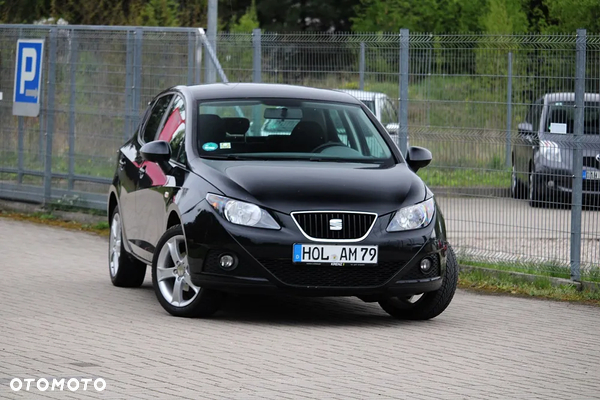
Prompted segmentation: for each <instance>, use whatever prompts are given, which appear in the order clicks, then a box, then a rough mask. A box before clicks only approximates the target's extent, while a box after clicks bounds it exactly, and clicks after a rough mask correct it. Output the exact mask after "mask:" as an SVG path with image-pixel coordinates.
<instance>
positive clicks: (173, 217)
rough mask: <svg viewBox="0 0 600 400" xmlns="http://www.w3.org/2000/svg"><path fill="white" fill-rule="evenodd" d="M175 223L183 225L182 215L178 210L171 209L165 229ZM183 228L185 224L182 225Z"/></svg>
mask: <svg viewBox="0 0 600 400" xmlns="http://www.w3.org/2000/svg"><path fill="white" fill-rule="evenodd" d="M175 225H182V223H181V217H180V216H179V213H178V212H177V210H175V209H172V210H171V211H169V214H168V217H167V225H166V226H165V231H166V230H168V229H170V228H172V227H174V226H175ZM182 228H183V226H182Z"/></svg>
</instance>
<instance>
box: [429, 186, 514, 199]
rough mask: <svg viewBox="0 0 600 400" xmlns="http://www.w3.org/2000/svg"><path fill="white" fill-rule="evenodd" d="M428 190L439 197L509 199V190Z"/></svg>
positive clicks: (434, 188)
mask: <svg viewBox="0 0 600 400" xmlns="http://www.w3.org/2000/svg"><path fill="white" fill-rule="evenodd" d="M429 189H431V191H432V192H433V193H434V194H435V195H436V196H440V197H441V196H443V197H462V196H469V197H511V194H510V188H490V187H446V186H436V187H430V188H429Z"/></svg>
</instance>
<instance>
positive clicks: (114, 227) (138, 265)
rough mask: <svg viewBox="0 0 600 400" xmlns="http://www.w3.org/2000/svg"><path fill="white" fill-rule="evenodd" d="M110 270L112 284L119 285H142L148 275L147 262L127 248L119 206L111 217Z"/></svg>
mask: <svg viewBox="0 0 600 400" xmlns="http://www.w3.org/2000/svg"><path fill="white" fill-rule="evenodd" d="M108 272H109V274H110V280H111V282H112V284H113V285H115V286H118V287H140V286H142V283H144V279H145V277H146V264H144V263H143V262H141V261H139V260H137V259H136V258H134V257H133V256H132V255H131V254H129V253H128V252H127V250H125V245H124V243H123V223H122V219H121V212H120V211H119V207H118V206H116V207H115V209H114V210H113V212H112V214H111V218H110V236H109V241H108Z"/></svg>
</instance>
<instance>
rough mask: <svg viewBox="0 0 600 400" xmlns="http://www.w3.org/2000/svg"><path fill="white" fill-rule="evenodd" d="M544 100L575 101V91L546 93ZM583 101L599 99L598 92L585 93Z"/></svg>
mask: <svg viewBox="0 0 600 400" xmlns="http://www.w3.org/2000/svg"><path fill="white" fill-rule="evenodd" d="M544 98H545V100H546V101H548V102H551V101H575V93H573V92H556V93H546V94H545V95H544ZM584 101H600V94H598V93H586V94H585V96H584Z"/></svg>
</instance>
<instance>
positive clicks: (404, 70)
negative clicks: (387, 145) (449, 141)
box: [398, 29, 409, 156]
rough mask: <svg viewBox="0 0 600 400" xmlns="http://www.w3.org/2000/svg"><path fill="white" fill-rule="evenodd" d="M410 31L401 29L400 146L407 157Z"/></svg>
mask: <svg viewBox="0 0 600 400" xmlns="http://www.w3.org/2000/svg"><path fill="white" fill-rule="evenodd" d="M408 35H409V31H408V29H400V79H399V90H398V91H399V93H400V99H399V102H398V146H399V147H400V151H401V152H402V155H404V156H405V155H406V151H407V145H408V143H407V142H408V46H409V42H408V38H409V36H408Z"/></svg>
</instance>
